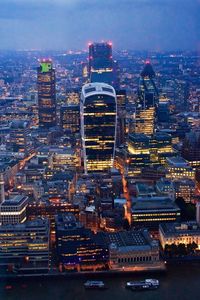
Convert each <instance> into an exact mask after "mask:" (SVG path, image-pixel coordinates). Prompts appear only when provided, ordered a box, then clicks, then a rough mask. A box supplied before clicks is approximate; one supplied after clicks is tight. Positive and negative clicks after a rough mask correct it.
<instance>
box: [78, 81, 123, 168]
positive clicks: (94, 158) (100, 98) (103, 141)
mask: <svg viewBox="0 0 200 300" xmlns="http://www.w3.org/2000/svg"><path fill="white" fill-rule="evenodd" d="M116 127H117V104H116V93H115V90H114V88H113V87H111V86H109V85H107V84H103V83H91V84H87V85H85V86H84V87H83V89H82V95H81V135H82V145H83V158H84V170H85V173H87V172H94V171H104V170H108V169H109V168H111V167H112V166H113V159H114V153H115V144H116Z"/></svg>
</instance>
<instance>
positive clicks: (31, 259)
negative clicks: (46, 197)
mask: <svg viewBox="0 0 200 300" xmlns="http://www.w3.org/2000/svg"><path fill="white" fill-rule="evenodd" d="M0 249H1V251H0V268H1V271H2V270H4V271H5V272H6V273H7V272H8V273H9V272H10V273H12V272H15V273H44V272H47V271H48V270H49V222H48V220H46V219H39V218H36V219H35V220H34V221H27V222H25V223H23V224H17V225H3V226H0Z"/></svg>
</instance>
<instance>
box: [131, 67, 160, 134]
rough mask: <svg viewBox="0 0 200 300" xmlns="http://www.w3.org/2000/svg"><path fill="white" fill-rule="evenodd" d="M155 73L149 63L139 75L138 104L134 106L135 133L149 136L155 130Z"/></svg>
mask: <svg viewBox="0 0 200 300" xmlns="http://www.w3.org/2000/svg"><path fill="white" fill-rule="evenodd" d="M154 78H155V72H154V70H153V68H152V65H151V64H150V62H149V61H147V62H146V64H145V67H144V69H143V71H142V73H141V77H140V84H139V91H138V102H137V104H136V127H135V132H136V133H145V134H147V135H151V134H153V133H154V129H155V119H156V107H157V105H158V99H159V95H158V90H157V87H156V85H155V81H154Z"/></svg>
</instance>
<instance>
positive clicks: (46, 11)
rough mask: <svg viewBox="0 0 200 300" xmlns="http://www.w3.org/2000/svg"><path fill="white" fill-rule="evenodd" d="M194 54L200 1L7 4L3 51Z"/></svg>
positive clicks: (0, 24) (0, 27) (0, 9)
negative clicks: (95, 45)
mask: <svg viewBox="0 0 200 300" xmlns="http://www.w3.org/2000/svg"><path fill="white" fill-rule="evenodd" d="M102 39H103V40H112V41H113V43H114V46H115V47H116V48H119V49H122V48H129V49H136V50H138V49H141V50H143V49H148V50H149V49H153V50H171V49H191V50H193V49H194V50H197V49H198V48H199V45H200V1H199V0H1V1H0V48H1V49H25V48H26V49H31V48H35V49H83V48H86V45H87V42H88V41H99V40H102Z"/></svg>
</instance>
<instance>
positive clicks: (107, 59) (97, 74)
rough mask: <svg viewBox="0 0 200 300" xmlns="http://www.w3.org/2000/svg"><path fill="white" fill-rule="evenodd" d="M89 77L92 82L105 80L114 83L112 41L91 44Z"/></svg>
mask: <svg viewBox="0 0 200 300" xmlns="http://www.w3.org/2000/svg"><path fill="white" fill-rule="evenodd" d="M89 77H90V81H91V82H104V83H107V84H111V85H113V83H114V70H113V58H112V43H110V42H109V43H107V42H103V43H90V44H89Z"/></svg>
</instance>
